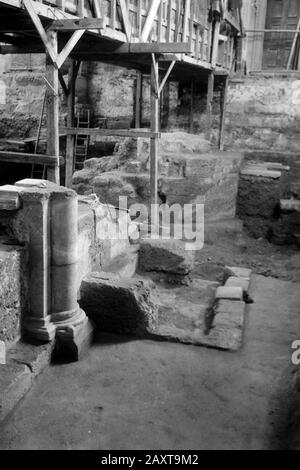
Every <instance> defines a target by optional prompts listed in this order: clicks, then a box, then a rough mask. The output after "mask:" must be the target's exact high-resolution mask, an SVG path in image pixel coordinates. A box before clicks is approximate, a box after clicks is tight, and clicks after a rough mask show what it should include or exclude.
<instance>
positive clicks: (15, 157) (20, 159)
mask: <svg viewBox="0 0 300 470" xmlns="http://www.w3.org/2000/svg"><path fill="white" fill-rule="evenodd" d="M0 162H6V163H28V164H30V165H32V164H34V165H46V166H49V167H55V166H56V165H57V163H58V164H59V165H63V164H64V158H63V157H59V158H57V157H52V156H51V155H41V154H38V153H21V152H6V151H0Z"/></svg>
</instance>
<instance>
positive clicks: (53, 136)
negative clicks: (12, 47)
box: [46, 31, 60, 184]
mask: <svg viewBox="0 0 300 470" xmlns="http://www.w3.org/2000/svg"><path fill="white" fill-rule="evenodd" d="M47 42H49V44H50V45H51V50H53V51H54V53H55V54H56V53H57V33H56V32H54V31H49V32H48V33H47ZM46 79H47V82H48V83H49V85H50V86H51V89H50V88H49V87H48V93H47V154H48V155H53V156H55V157H56V158H57V164H56V165H55V167H54V168H53V169H48V171H47V178H48V179H49V180H50V181H53V182H54V183H56V184H59V183H60V178H59V165H58V157H59V97H58V70H57V68H56V67H55V65H54V64H53V61H52V58H51V57H50V55H49V53H47V54H46Z"/></svg>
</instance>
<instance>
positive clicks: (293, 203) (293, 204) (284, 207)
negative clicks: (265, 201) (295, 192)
mask: <svg viewBox="0 0 300 470" xmlns="http://www.w3.org/2000/svg"><path fill="white" fill-rule="evenodd" d="M280 209H281V211H282V212H293V211H297V212H300V200H298V199H280Z"/></svg>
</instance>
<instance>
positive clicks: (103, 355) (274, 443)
mask: <svg viewBox="0 0 300 470" xmlns="http://www.w3.org/2000/svg"><path fill="white" fill-rule="evenodd" d="M252 295H253V297H254V300H255V303H254V304H252V305H249V306H248V313H247V319H246V330H245V342H244V347H243V349H242V350H241V351H240V352H238V353H228V352H221V351H217V350H210V349H206V348H201V347H197V346H187V345H182V344H175V343H163V342H153V341H134V340H133V341H129V340H128V341H126V340H124V339H121V340H120V338H114V337H103V338H102V339H101V341H99V342H98V343H97V344H95V345H94V347H93V348H92V349H91V350H90V352H89V354H88V356H87V357H86V358H85V359H84V360H82V361H81V362H79V363H73V364H69V365H56V366H52V367H50V368H49V369H48V370H46V371H45V372H44V373H43V374H42V375H41V376H40V377H39V378H38V379H37V382H36V384H35V386H34V387H33V388H32V390H31V391H30V392H29V394H28V395H27V396H26V397H25V399H23V401H22V402H21V403H20V404H19V405H18V407H17V409H16V410H15V412H14V413H13V414H12V415H11V416H10V417H9V418H8V419H7V420H6V422H5V423H4V424H3V425H2V427H1V429H0V448H1V449H98V450H101V449H109V450H117V449H128V450H129V449H134V450H136V449H160V450H164V449H174V450H178V449H187V450H188V449H197V450H200V449H267V448H286V447H290V446H291V442H298V441H297V438H296V439H295V438H294V437H293V436H291V433H292V432H293V429H291V427H290V422H289V416H290V412H291V409H290V405H291V402H290V397H289V391H288V388H289V387H288V384H289V383H291V381H292V377H294V372H295V371H294V368H293V367H291V362H290V358H291V353H292V350H291V343H292V341H294V340H295V339H300V310H299V305H300V285H299V284H296V283H290V282H285V281H280V280H277V279H273V278H265V277H262V276H254V281H253V290H252ZM293 412H294V410H293Z"/></svg>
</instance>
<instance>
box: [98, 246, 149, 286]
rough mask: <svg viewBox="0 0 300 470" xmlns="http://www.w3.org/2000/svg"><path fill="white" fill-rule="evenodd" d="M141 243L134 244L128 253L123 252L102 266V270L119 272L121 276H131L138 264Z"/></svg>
mask: <svg viewBox="0 0 300 470" xmlns="http://www.w3.org/2000/svg"><path fill="white" fill-rule="evenodd" d="M139 249H140V247H139V245H132V246H130V247H129V249H128V251H127V252H126V253H121V254H119V255H117V256H116V257H115V258H113V259H112V260H111V261H110V262H109V263H108V264H107V265H105V266H103V267H102V272H105V273H113V274H117V275H119V276H120V277H126V278H131V277H133V276H134V274H135V272H136V269H137V266H138V256H139Z"/></svg>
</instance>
